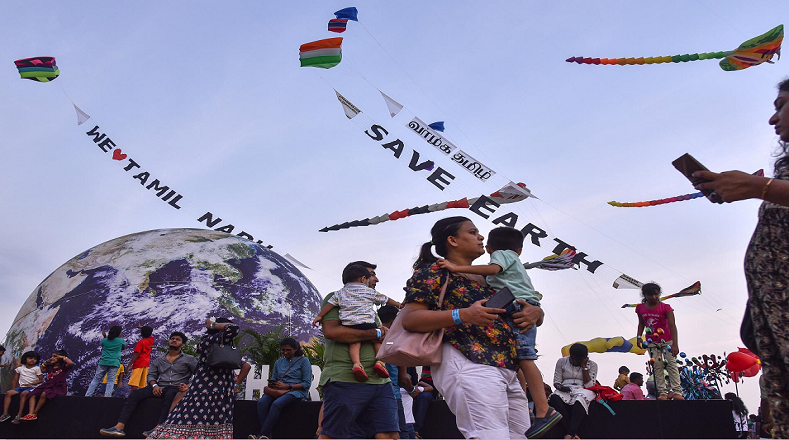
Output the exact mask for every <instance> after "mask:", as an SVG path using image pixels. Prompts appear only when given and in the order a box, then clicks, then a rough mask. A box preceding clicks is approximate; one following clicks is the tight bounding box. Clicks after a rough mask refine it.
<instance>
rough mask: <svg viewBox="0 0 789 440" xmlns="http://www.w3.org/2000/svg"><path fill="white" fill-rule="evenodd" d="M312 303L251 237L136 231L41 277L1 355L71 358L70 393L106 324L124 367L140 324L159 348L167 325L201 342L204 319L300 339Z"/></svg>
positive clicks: (83, 385)
mask: <svg viewBox="0 0 789 440" xmlns="http://www.w3.org/2000/svg"><path fill="white" fill-rule="evenodd" d="M320 302H321V297H320V295H319V293H318V291H317V289H315V287H314V286H313V285H312V283H310V281H309V280H308V279H307V277H305V276H304V274H302V273H301V272H300V271H299V270H298V269H297V268H296V267H295V266H294V265H293V264H292V263H291V262H290V261H288V260H287V259H285V258H284V257H282V256H280V255H278V254H277V253H275V252H273V251H271V250H269V249H267V248H265V247H263V246H260V245H258V244H255V243H253V242H251V241H249V240H246V239H243V238H240V237H237V236H234V235H230V234H226V233H223V232H217V231H210V230H202V229H160V230H154V231H147V232H140V233H136V234H131V235H126V236H123V237H119V238H116V239H113V240H110V241H107V242H105V243H102V244H100V245H98V246H96V247H93V248H91V249H89V250H87V251H85V252H83V253H81V254H79V255H78V256H76V257H74V258H72V259H71V260H69V261H68V262H66V263H65V264H63V265H62V266H60V267H59V268H58V269H57V270H55V271H54V272H52V274H50V275H49V276H48V277H47V278H46V279H45V280H44V281H42V282H41V284H39V285H38V287H36V289H35V290H34V291H33V293H32V294H31V295H30V297H28V299H27V300H26V301H25V303H24V305H23V306H22V308H21V309H20V310H19V313H18V314H17V316H16V318H15V319H14V323H13V325H12V326H11V330H9V332H8V334H7V335H6V348H7V349H8V351H7V353H6V356H5V357H6V358H7V359H4V361H7V360H10V357H11V356H14V355H16V356H18V354H19V353H21V352H24V351H27V350H35V351H38V352H39V353H40V354H41V355H42V358H44V359H46V358H47V357H49V355H50V354H51V353H52V352H53V351H54V350H57V349H65V350H66V351H67V352H68V355H69V357H70V358H71V359H72V360H73V361H74V362H75V364H76V365H75V367H74V369H73V371H72V372H71V373H70V375H69V393H70V394H83V393H84V392H85V390H87V387H88V384H89V383H90V380H91V379H92V377H93V374H94V373H95V371H96V366H97V365H98V360H99V356H100V355H101V346H100V341H101V339H102V331H107V330H108V329H109V327H110V326H111V325H120V326H121V327H122V328H123V334H122V337H124V338H125V339H126V341H127V346H126V349H125V350H124V352H123V362H124V363H126V364H127V365H128V362H129V360H130V356H131V355H130V353H131V350H132V349H133V347H134V344H136V342H137V341H138V340H139V339H140V333H139V331H138V330H137V325H138V323H139V324H142V325H149V326H151V327H153V329H154V333H153V336H154V338H155V341H156V342H155V345H157V346H164V345H165V343H166V339H167V338H168V337H169V335H170V333H171V332H173V331H181V332H184V333H185V334H186V335H187V336H189V337H190V338H192V337H198V338H199V337H200V336H201V335H202V334H204V333H205V319H206V318H207V317H209V316H215V317H228V318H230V319H231V320H233V321H234V322H235V323H236V324H238V325H239V326H240V327H241V328H242V329H244V328H248V329H253V330H255V331H257V332H261V333H262V332H266V331H269V330H271V329H273V328H275V327H276V326H279V325H283V326H284V331H285V332H286V333H288V334H290V335H291V336H293V337H295V338H297V339H299V340H307V339H309V338H310V337H311V336H315V335H317V334H316V331H315V330H313V329H312V327H311V325H310V324H311V322H312V319H313V317H315V316H316V315H317V314H318V312H319V311H320ZM153 356H154V357H155V356H158V353H157V352H156V351H155V352H154V354H153ZM6 376H7V375H6ZM127 377H128V376H127ZM4 379H5V381H7V380H8V377H6V378H4ZM5 381H4V382H5ZM122 394H123V393H122Z"/></svg>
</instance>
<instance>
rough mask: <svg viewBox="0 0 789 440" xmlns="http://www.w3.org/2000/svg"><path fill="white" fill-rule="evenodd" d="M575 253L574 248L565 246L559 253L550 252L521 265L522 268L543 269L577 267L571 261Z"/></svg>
mask: <svg viewBox="0 0 789 440" xmlns="http://www.w3.org/2000/svg"><path fill="white" fill-rule="evenodd" d="M575 253H576V252H575V249H572V248H567V249H565V250H563V251H562V253H560V254H559V255H556V254H551V255H548V256H547V257H545V258H543V259H542V260H540V261H537V262H535V263H525V264H524V265H523V267H524V269H545V270H562V269H571V268H572V269H578V264H577V263H576V262H574V261H573V259H574V258H575Z"/></svg>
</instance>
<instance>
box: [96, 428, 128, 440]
mask: <svg viewBox="0 0 789 440" xmlns="http://www.w3.org/2000/svg"><path fill="white" fill-rule="evenodd" d="M99 434H101V435H103V436H105V437H119V438H120V437H126V433H125V432H123V431H121V430H120V429H116V428H115V427H114V426H113V427H112V428H104V429H100V430H99Z"/></svg>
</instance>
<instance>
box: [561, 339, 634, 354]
mask: <svg viewBox="0 0 789 440" xmlns="http://www.w3.org/2000/svg"><path fill="white" fill-rule="evenodd" d="M573 344H583V345H586V347H587V348H589V351H590V352H592V353H633V354H644V353H646V350H645V349H643V348H639V347H638V345H637V344H636V338H630V339H625V338H623V337H621V336H616V337H613V338H594V339H591V340H589V341H578V342H574V343H573ZM573 344H567V345H565V346H564V347H562V356H569V355H570V347H571V346H572V345H573Z"/></svg>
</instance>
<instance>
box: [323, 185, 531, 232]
mask: <svg viewBox="0 0 789 440" xmlns="http://www.w3.org/2000/svg"><path fill="white" fill-rule="evenodd" d="M488 197H490V199H491V200H493V201H495V202H496V203H498V204H501V205H503V204H506V203H516V202H520V201H521V200H526V199H527V198H529V197H535V196H534V195H533V194H532V193H531V191H529V188H527V187H526V184H524V183H522V182H519V183H513V182H510V183H508V184H506V185H504V186H503V187H501V188H500V189H499V190H498V191H496V192H494V193H493V194H491V195H490V196H488ZM477 200H479V197H474V198H472V199H468V198H465V197H464V198H462V199H460V200H452V201H449V202H443V203H434V204H432V205H425V206H417V207H415V208H411V209H403V210H402V211H394V212H392V213H390V214H383V215H379V216H378V217H369V218H365V219H362V220H353V221H350V222H345V223H338V224H336V225H334V226H327V227H325V228H323V229H320V232H329V231H339V230H340V229H348V228H355V227H358V226H371V225H377V224H378V223H383V222H387V221H389V220H399V219H401V218H406V217H410V216H412V215H417V214H428V213H431V212H437V211H443V210H445V209H451V208H465V209H468V208H469V207H471V206H472V205H473V204H474V202H476V201H477Z"/></svg>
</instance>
